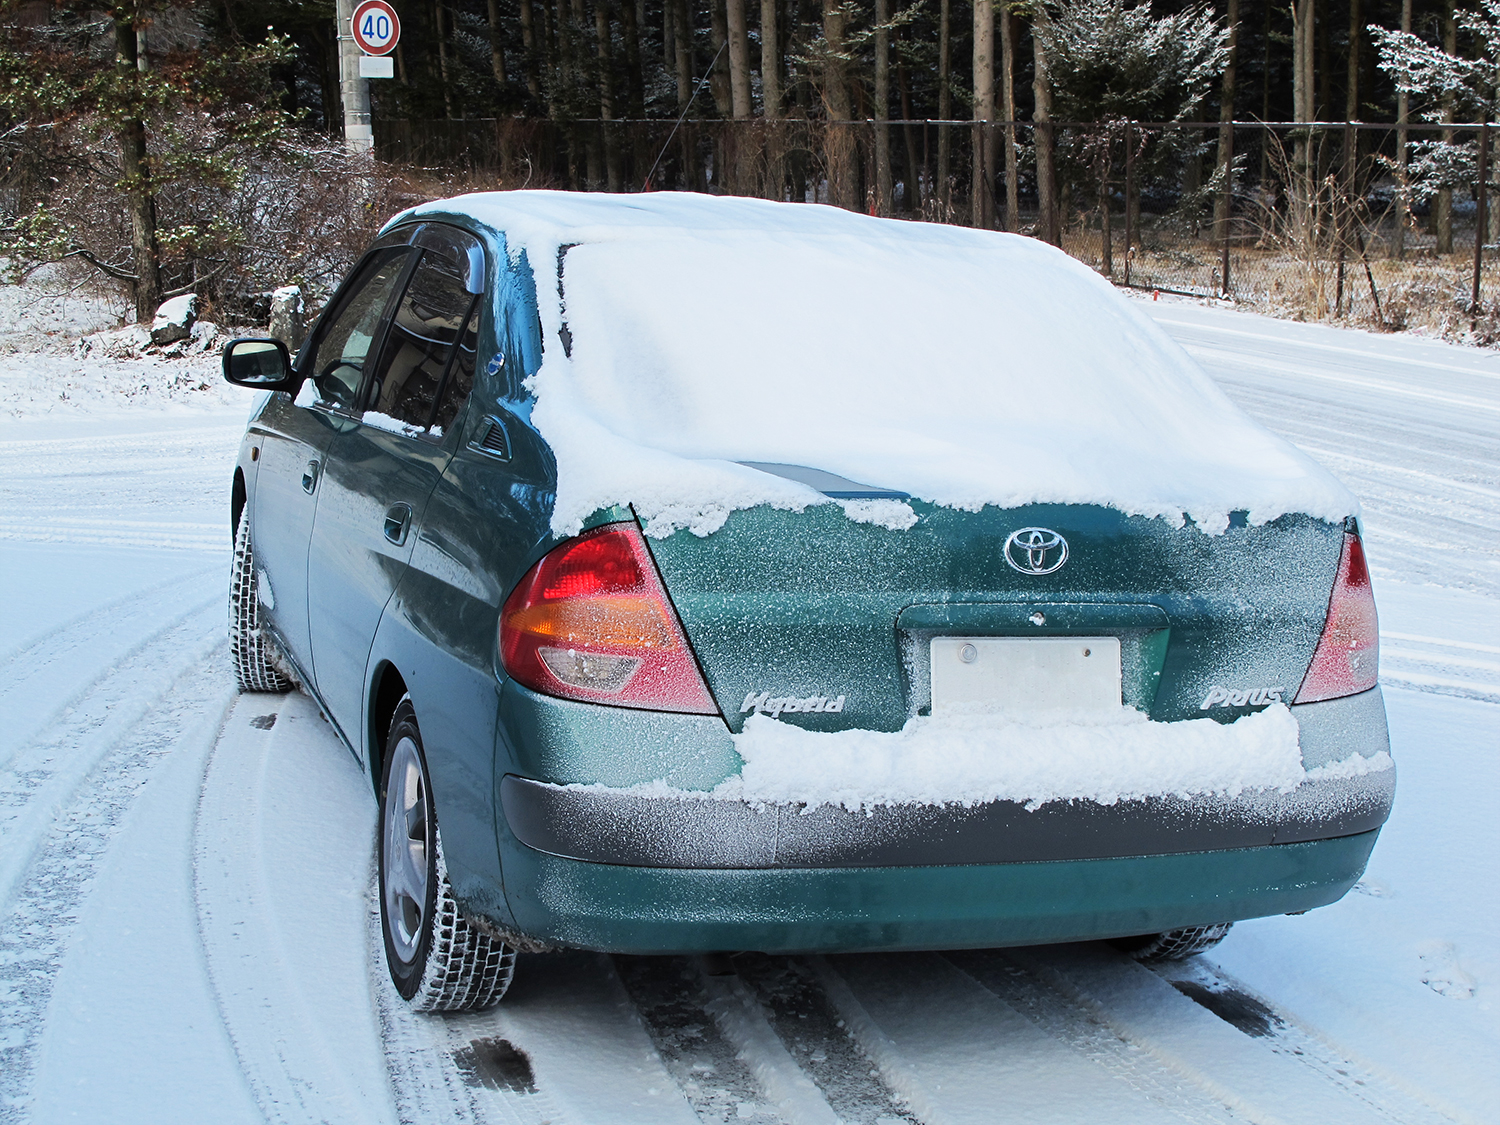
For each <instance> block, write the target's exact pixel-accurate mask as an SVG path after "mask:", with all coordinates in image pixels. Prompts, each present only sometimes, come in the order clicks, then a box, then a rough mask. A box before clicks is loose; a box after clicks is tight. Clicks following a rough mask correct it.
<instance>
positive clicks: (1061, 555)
mask: <svg viewBox="0 0 1500 1125" xmlns="http://www.w3.org/2000/svg"><path fill="white" fill-rule="evenodd" d="M1005 561H1006V562H1008V563H1010V565H1011V569H1013V570H1019V571H1020V572H1021V573H1022V574H1051V573H1052V572H1053V571H1054V570H1059V569H1061V568H1062V564H1063V563H1065V562H1067V561H1068V541H1067V540H1066V539H1064V538H1063V537H1062V536H1061V535H1059V534H1058V533H1057V532H1055V531H1053V530H1052V529H1051V528H1050V527H1023V528H1021V529H1020V530H1019V531H1012V532H1011V533H1010V537H1009V538H1008V539H1006V540H1005Z"/></svg>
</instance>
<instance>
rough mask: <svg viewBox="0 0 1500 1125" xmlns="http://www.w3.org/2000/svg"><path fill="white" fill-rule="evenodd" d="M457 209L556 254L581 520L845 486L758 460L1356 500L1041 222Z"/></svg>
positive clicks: (1152, 499)
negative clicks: (617, 508)
mask: <svg viewBox="0 0 1500 1125" xmlns="http://www.w3.org/2000/svg"><path fill="white" fill-rule="evenodd" d="M445 211H446V212H461V213H466V214H469V215H473V216H474V217H476V218H477V219H478V220H479V221H480V222H482V223H485V224H488V225H489V226H491V227H492V228H493V229H494V230H495V231H496V232H498V233H500V234H502V235H503V236H504V238H505V240H506V246H507V250H508V252H509V255H510V258H511V260H512V262H513V263H516V262H519V261H520V260H521V256H522V255H523V254H524V256H525V259H526V261H527V262H529V263H530V265H531V268H532V269H533V270H534V271H535V276H536V281H537V286H536V288H537V295H538V300H539V314H540V318H541V327H542V340H543V362H542V365H541V368H540V370H539V371H537V372H536V373H535V374H534V375H533V376H532V378H531V379H530V381H529V384H528V385H529V386H530V387H531V389H532V390H533V392H534V393H535V395H536V400H537V401H536V406H535V409H534V411H533V414H532V418H533V420H534V422H535V423H536V425H537V427H538V428H539V429H540V430H541V433H542V435H543V436H544V437H545V438H546V439H547V441H548V443H549V444H550V445H551V447H552V449H553V451H554V452H555V453H556V456H557V466H558V486H557V502H556V507H555V510H554V512H553V517H552V526H553V530H554V531H556V532H557V533H559V534H571V533H574V532H576V531H577V530H578V529H579V527H580V526H581V523H582V521H583V520H584V519H586V518H587V517H588V516H589V515H590V514H592V513H593V512H595V511H597V510H599V509H601V508H605V507H608V506H610V505H614V504H620V505H625V504H631V505H634V507H635V510H636V512H637V513H638V514H639V515H640V516H642V517H643V518H644V520H645V521H646V523H647V528H648V531H649V532H650V533H651V534H654V535H662V534H666V533H669V532H671V531H673V530H676V529H678V528H689V529H691V530H692V531H693V532H695V533H697V534H700V535H706V534H711V533H712V532H713V531H715V530H717V529H718V528H719V527H720V526H722V525H723V523H724V520H725V519H726V518H727V516H728V514H729V513H730V512H731V511H734V510H735V509H739V508H749V507H754V506H756V505H761V504H768V505H772V506H774V507H778V508H786V509H792V510H801V509H802V508H804V507H806V506H807V505H808V504H814V503H827V502H828V499H827V498H826V497H825V496H824V495H823V494H822V493H820V492H818V491H816V490H814V489H813V488H811V487H809V486H807V485H805V484H800V483H798V482H795V481H788V480H785V479H783V478H780V477H777V476H773V475H771V474H769V473H765V472H760V471H758V470H756V469H753V468H749V467H746V466H744V465H741V464H738V463H737V462H745V461H752V462H771V463H780V464H787V465H802V466H809V467H811V468H815V469H819V470H823V471H825V472H830V473H835V474H838V475H841V476H844V477H847V478H848V479H850V480H855V481H860V482H863V483H865V484H868V485H871V486H875V487H879V488H885V489H891V490H894V491H898V492H906V493H910V494H911V495H912V496H914V497H916V498H918V499H921V500H926V501H930V502H933V503H937V504H940V505H946V506H951V507H956V508H961V509H967V510H977V509H979V508H981V507H983V506H984V505H986V504H994V505H999V506H1003V507H1013V506H1016V505H1021V504H1027V503H1033V502H1054V503H1076V504H1104V505H1109V506H1112V507H1115V508H1118V509H1120V510H1121V511H1124V512H1126V513H1129V514H1134V515H1145V516H1161V517H1164V518H1166V519H1169V520H1171V521H1173V522H1174V523H1175V524H1179V525H1180V524H1181V523H1182V522H1183V519H1184V515H1187V516H1190V517H1191V518H1192V519H1193V521H1194V522H1195V523H1196V524H1197V526H1199V527H1201V528H1204V529H1205V530H1208V531H1217V530H1221V529H1223V528H1224V527H1226V526H1227V523H1228V518H1229V513H1230V512H1231V511H1236V510H1243V511H1248V512H1249V513H1250V520H1251V522H1252V523H1261V522H1265V521H1267V520H1270V519H1274V518H1275V517H1277V516H1279V515H1282V514H1283V513H1286V512H1305V513H1307V514H1309V515H1313V516H1317V517H1320V518H1324V519H1330V520H1337V519H1342V518H1343V517H1344V516H1346V515H1348V514H1349V513H1351V512H1352V511H1354V510H1355V509H1356V503H1355V501H1354V498H1353V497H1352V496H1351V495H1350V494H1349V493H1348V492H1347V491H1346V490H1345V489H1344V488H1343V487H1342V486H1340V485H1339V484H1338V482H1336V481H1335V480H1334V479H1333V478H1332V477H1331V476H1329V475H1328V474H1327V473H1326V472H1325V471H1324V470H1322V469H1321V468H1319V467H1318V466H1317V465H1316V464H1314V463H1313V462H1312V461H1311V460H1310V459H1309V458H1307V457H1306V456H1304V455H1303V454H1301V453H1300V452H1298V451H1297V450H1295V449H1294V448H1293V447H1292V446H1290V445H1289V444H1288V443H1286V442H1284V441H1282V440H1281V439H1279V438H1277V437H1274V436H1273V435H1271V434H1270V433H1269V432H1268V431H1266V430H1265V429H1263V428H1261V427H1260V426H1259V425H1258V424H1256V423H1254V422H1252V421H1251V420H1250V419H1249V418H1247V417H1246V416H1245V415H1244V414H1243V413H1241V412H1240V411H1239V409H1238V408H1237V407H1235V406H1233V405H1232V404H1231V403H1230V402H1229V400H1228V399H1227V398H1226V397H1225V396H1224V395H1223V393H1222V392H1221V391H1220V390H1219V389H1218V388H1217V386H1215V385H1214V383H1213V382H1212V381H1211V380H1210V379H1209V378H1208V377H1207V376H1206V375H1204V374H1203V372H1202V371H1201V370H1200V369H1199V368H1198V366H1197V365H1196V364H1195V363H1194V362H1193V361H1192V360H1191V359H1189V358H1188V357H1187V355H1186V354H1185V353H1184V352H1183V351H1182V349H1181V348H1179V347H1178V346H1177V345H1176V344H1174V343H1172V342H1171V341H1170V340H1169V339H1168V338H1167V336H1166V335H1165V334H1164V333H1163V332H1162V331H1161V330H1160V329H1159V328H1157V327H1156V326H1155V325H1154V324H1153V323H1151V321H1150V320H1149V319H1148V318H1147V317H1145V316H1144V315H1143V314H1141V313H1140V312H1139V311H1138V310H1136V309H1135V308H1133V307H1132V306H1131V304H1130V303H1129V302H1127V301H1126V300H1125V299H1123V298H1122V297H1120V296H1119V295H1118V294H1116V293H1115V292H1114V290H1113V289H1112V288H1111V287H1110V285H1109V284H1108V283H1107V282H1105V281H1104V280H1103V279H1101V278H1099V277H1098V276H1097V275H1096V274H1094V273H1093V272H1092V271H1090V270H1089V269H1087V268H1086V267H1084V266H1082V265H1079V264H1078V263H1076V262H1074V261H1072V260H1071V259H1069V258H1068V257H1067V256H1066V255H1065V254H1063V253H1061V252H1060V251H1058V250H1056V249H1054V248H1053V247H1050V246H1047V245H1044V244H1043V243H1040V242H1038V241H1036V240H1034V239H1028V238H1021V237H1018V236H1014V235H1005V234H997V233H993V232H987V231H975V230H967V229H962V228H958V227H948V226H942V225H939V224H928V223H901V222H895V221H891V220H884V219H874V218H868V217H865V216H861V215H855V214H852V213H850V212H846V211H841V210H838V209H836V208H829V207H821V206H809V205H805V204H797V205H791V204H779V203H770V202H765V201H761V200H749V199H723V198H709V197H703V196H694V195H689V194H684V193H676V192H673V193H660V194H655V195H641V196H632V197H630V198H629V199H628V200H625V199H615V198H604V197H594V196H587V195H578V194H574V193H554V192H507V193H490V194H484V195H471V196H464V197H461V198H460V199H458V200H455V201H447V202H440V203H434V204H430V205H426V206H424V207H423V208H419V209H418V213H429V214H437V213H442V212H445ZM554 270H555V271H556V275H555V276H556V282H557V283H554V281H553V278H554V272H553V271H554ZM564 339H567V340H569V341H570V342H571V343H570V347H569V348H565V347H564V345H563V340H564ZM569 352H571V354H569ZM845 511H846V512H848V514H849V515H850V517H851V518H854V519H861V520H871V521H872V522H876V523H879V524H881V525H883V526H889V527H899V526H900V525H901V524H902V523H903V522H906V520H907V517H906V516H904V515H903V514H902V513H900V512H899V511H895V510H892V509H890V508H889V507H881V508H867V507H863V506H859V505H846V507H845ZM907 511H908V512H909V511H910V509H907Z"/></svg>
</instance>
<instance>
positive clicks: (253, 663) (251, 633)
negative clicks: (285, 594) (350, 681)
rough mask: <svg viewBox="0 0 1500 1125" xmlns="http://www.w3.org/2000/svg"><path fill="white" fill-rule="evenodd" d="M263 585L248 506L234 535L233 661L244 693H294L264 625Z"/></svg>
mask: <svg viewBox="0 0 1500 1125" xmlns="http://www.w3.org/2000/svg"><path fill="white" fill-rule="evenodd" d="M263 581H265V579H264V578H263V577H262V575H261V573H260V571H259V570H257V569H256V566H255V549H254V548H253V547H252V546H251V543H250V512H249V511H248V506H247V510H246V511H244V512H241V513H240V525H239V527H237V528H236V529H235V532H234V567H233V569H232V570H231V571H230V574H229V658H230V661H231V662H232V663H233V664H234V678H235V682H236V683H237V684H238V685H239V689H240V690H241V691H279V692H286V691H291V690H292V688H294V687H296V686H297V685H296V684H295V683H294V682H293V681H292V678H291V677H290V676H288V675H287V674H286V672H285V671H284V670H283V665H282V664H281V663H280V662H279V661H278V659H277V657H278V656H279V655H280V654H279V653H277V651H276V649H275V648H274V647H273V646H274V645H275V643H276V642H275V641H273V640H272V639H271V638H270V636H269V635H268V634H267V633H266V631H265V627H264V626H263V625H262V624H261V621H260V603H261V589H260V584H261V583H262V582H263Z"/></svg>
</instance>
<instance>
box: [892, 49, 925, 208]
mask: <svg viewBox="0 0 1500 1125" xmlns="http://www.w3.org/2000/svg"><path fill="white" fill-rule="evenodd" d="M896 85H897V86H898V87H899V88H900V90H901V120H902V121H903V122H905V124H903V125H902V126H901V138H902V140H904V141H905V142H906V174H905V176H903V177H902V184H903V185H904V187H903V190H902V193H901V203H902V206H903V207H904V208H905V210H906V211H907V212H908V213H910V212H916V211H920V210H921V209H922V177H921V174H920V172H919V168H920V167H921V165H920V164H918V162H917V139H916V137H915V136H913V135H912V124H911V122H912V110H911V83H910V82H909V81H908V79H907V74H906V59H905V56H904V55H903V54H902V53H901V52H900V51H898V52H897V54H896Z"/></svg>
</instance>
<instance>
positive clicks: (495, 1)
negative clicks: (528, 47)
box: [490, 0, 507, 87]
mask: <svg viewBox="0 0 1500 1125" xmlns="http://www.w3.org/2000/svg"><path fill="white" fill-rule="evenodd" d="M490 69H491V70H493V71H494V72H495V81H496V83H498V84H499V85H500V86H502V87H503V86H505V84H506V81H507V80H506V77H505V52H504V51H503V50H501V49H500V3H499V0H490Z"/></svg>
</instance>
